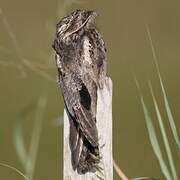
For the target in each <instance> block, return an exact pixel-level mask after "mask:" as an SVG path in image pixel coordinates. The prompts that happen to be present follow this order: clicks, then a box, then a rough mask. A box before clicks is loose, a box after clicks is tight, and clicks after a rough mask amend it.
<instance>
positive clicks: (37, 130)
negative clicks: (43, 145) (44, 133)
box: [26, 93, 47, 180]
mask: <svg viewBox="0 0 180 180" xmlns="http://www.w3.org/2000/svg"><path fill="white" fill-rule="evenodd" d="M46 104H47V95H46V94H45V93H43V94H42V95H41V96H40V98H39V100H38V102H37V107H36V114H35V119H34V126H33V130H32V136H31V142H30V150H29V157H28V161H27V164H26V174H27V175H28V177H29V178H30V180H32V179H33V176H34V170H35V164H36V159H37V153H38V147H39V140H40V134H41V129H42V121H43V115H44V112H45V108H46Z"/></svg>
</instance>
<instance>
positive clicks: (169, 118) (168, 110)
mask: <svg viewBox="0 0 180 180" xmlns="http://www.w3.org/2000/svg"><path fill="white" fill-rule="evenodd" d="M146 31H147V34H148V39H149V42H150V46H151V50H152V54H153V59H154V62H155V66H156V70H157V73H158V77H159V81H160V85H161V89H162V93H163V98H164V103H165V108H166V112H167V116H168V121H169V124H170V127H171V130H172V133H173V137H174V139H175V142H176V144H177V146H178V149H179V150H180V140H179V136H178V132H177V128H176V125H175V121H174V118H173V115H172V112H171V109H170V106H169V102H168V99H167V95H166V91H165V88H164V85H163V81H162V77H161V73H160V70H159V66H158V61H157V56H156V52H155V48H154V45H153V42H152V38H151V33H150V31H149V27H148V26H147V25H146Z"/></svg>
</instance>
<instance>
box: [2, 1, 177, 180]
mask: <svg viewBox="0 0 180 180" xmlns="http://www.w3.org/2000/svg"><path fill="white" fill-rule="evenodd" d="M179 6H180V2H179V1H177V0H172V1H166V0H151V1H147V0H112V1H110V0H109V1H107V0H98V1H95V0H91V1H87V0H79V1H75V0H74V1H72V0H67V1H62V0H58V1H57V0H52V1H44V0H37V1H35V0H31V1H27V0H16V1H13V0H0V8H1V10H2V13H3V15H2V14H0V92H1V93H0V162H4V163H7V164H10V165H12V166H14V167H16V168H17V169H19V170H21V171H22V172H24V169H23V166H22V164H21V163H20V161H19V158H18V156H17V152H16V150H15V143H16V142H15V140H14V132H15V129H16V126H17V124H21V126H22V127H23V139H24V142H25V145H26V147H27V148H28V147H29V143H30V137H31V133H32V129H33V125H34V119H35V118H34V114H35V112H36V110H37V109H36V107H37V101H38V99H39V97H41V96H42V94H46V100H47V106H46V107H45V111H44V113H43V124H42V131H41V136H40V142H39V149H38V154H37V159H36V166H35V174H34V180H42V179H43V180H50V179H52V180H59V179H62V177H63V159H62V158H63V149H62V146H63V135H62V132H63V125H62V116H63V100H62V96H61V93H60V91H59V88H58V85H57V83H56V80H57V69H56V66H55V60H54V51H53V49H52V42H53V38H54V34H55V27H56V23H57V22H58V21H59V20H60V19H61V17H63V16H64V15H67V14H68V13H69V12H72V11H73V10H75V9H93V10H95V11H97V13H98V17H97V21H96V24H97V28H98V29H99V31H100V32H101V33H102V35H103V37H104V40H105V42H106V46H107V50H108V75H109V76H110V77H111V78H112V80H113V156H114V159H115V161H116V163H117V164H118V165H119V166H120V168H121V169H122V170H123V171H124V173H125V174H126V175H127V176H128V177H130V178H133V177H140V176H150V177H156V178H157V179H160V180H163V179H164V177H163V175H162V173H161V170H160V167H159V164H158V161H157V159H156V157H155V155H154V152H153V150H152V147H151V144H150V141H149V137H148V132H147V128H146V124H145V119H144V115H143V111H142V107H141V104H140V96H139V93H138V91H137V88H136V85H135V82H134V76H135V77H136V78H137V79H138V81H139V83H140V87H141V90H142V94H143V96H144V98H145V102H146V104H147V106H148V109H149V110H150V112H151V115H152V117H153V120H154V124H155V125H156V130H157V132H158V136H159V138H160V141H161V142H162V139H161V136H160V133H159V127H158V125H157V119H156V116H155V112H154V106H153V102H152V97H151V94H150V89H149V86H148V81H151V83H152V86H153V89H154V92H155V96H156V98H157V101H158V104H159V106H160V110H161V113H162V115H163V117H164V123H165V124H166V129H167V131H168V132H169V134H168V137H169V140H170V142H171V147H172V152H173V154H174V153H176V148H175V144H174V142H173V137H172V134H171V132H170V128H169V126H168V122H167V115H166V113H165V111H164V102H163V97H162V93H161V88H160V84H159V81H158V76H157V72H156V69H155V65H154V61H153V56H152V50H151V46H150V42H149V40H148V36H147V29H146V27H147V26H148V27H149V30H150V33H151V37H152V40H153V44H154V47H155V51H156V55H157V58H158V63H159V67H160V72H161V74H162V78H163V82H164V86H165V88H166V91H167V95H168V100H169V103H170V106H171V109H172V112H173V115H174V118H175V120H176V125H177V129H179V127H180V121H179V120H178V119H180V111H179V105H180V81H179V79H180V58H179V57H180V33H179V32H180V21H179V18H180V11H179ZM4 20H5V22H4ZM7 22H8V25H7ZM12 33H13V35H14V36H15V37H14V36H12ZM23 59H26V60H27V61H28V63H27V61H25V62H24V61H23ZM58 118H59V119H61V122H60V123H59V122H58V121H57V119H58ZM161 146H162V147H163V144H162V143H161ZM174 159H175V161H176V164H177V165H178V163H179V162H178V158H177V157H175V158H174ZM177 170H178V169H177ZM178 173H179V174H180V171H179V172H178ZM0 179H2V180H11V179H13V180H21V179H23V177H21V176H19V175H18V174H17V173H15V172H13V171H12V170H10V169H9V168H5V167H2V166H0ZM114 179H115V180H116V179H119V177H118V176H117V175H116V173H114Z"/></svg>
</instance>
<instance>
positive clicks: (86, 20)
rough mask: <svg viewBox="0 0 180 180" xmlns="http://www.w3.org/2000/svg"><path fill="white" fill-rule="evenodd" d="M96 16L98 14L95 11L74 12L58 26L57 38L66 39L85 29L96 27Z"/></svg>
mask: <svg viewBox="0 0 180 180" xmlns="http://www.w3.org/2000/svg"><path fill="white" fill-rule="evenodd" d="M96 16H97V13H96V12H95V11H89V10H76V11H74V12H72V13H71V14H70V15H68V16H66V17H64V18H63V19H62V20H61V21H60V22H59V23H58V24H57V27H56V35H57V37H58V38H61V39H65V38H66V37H68V36H70V35H71V34H73V33H76V32H77V31H79V30H80V29H81V28H83V27H86V28H89V27H90V26H91V25H94V19H95V17H96Z"/></svg>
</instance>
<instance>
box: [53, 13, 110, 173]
mask: <svg viewBox="0 0 180 180" xmlns="http://www.w3.org/2000/svg"><path fill="white" fill-rule="evenodd" d="M96 17H97V13H96V12H95V11H93V10H75V11H73V12H72V13H70V14H69V15H67V16H65V17H63V18H62V19H61V20H60V21H59V22H58V23H57V25H56V34H55V39H54V41H53V45H52V46H53V48H54V50H55V60H56V66H57V69H58V84H59V86H60V89H61V92H62V96H63V99H64V105H65V109H66V112H67V115H68V118H69V124H70V132H69V146H70V150H71V162H72V167H73V169H74V171H76V170H77V172H78V173H79V174H85V173H87V172H96V170H97V168H98V164H99V162H100V159H101V156H100V146H99V137H98V129H97V119H96V112H97V91H98V88H100V89H102V88H103V86H104V81H105V79H106V73H107V72H106V71H107V57H106V46H105V42H104V40H103V38H102V35H101V34H100V32H99V31H98V30H97V28H96V24H95V19H96Z"/></svg>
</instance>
